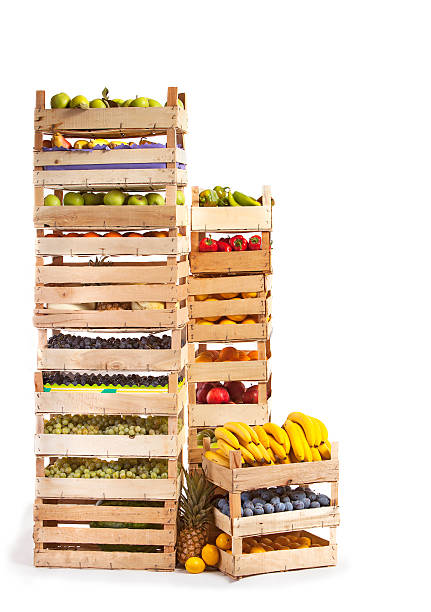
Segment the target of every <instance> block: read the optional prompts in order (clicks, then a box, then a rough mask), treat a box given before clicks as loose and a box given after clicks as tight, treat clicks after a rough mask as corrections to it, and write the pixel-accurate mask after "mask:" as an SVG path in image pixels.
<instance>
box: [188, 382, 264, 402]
mask: <svg viewBox="0 0 431 612" xmlns="http://www.w3.org/2000/svg"><path fill="white" fill-rule="evenodd" d="M258 397H259V393H258V385H252V386H251V387H248V388H246V387H245V385H244V383H243V382H241V381H240V380H229V381H227V382H225V383H219V382H199V383H197V386H196V402H197V403H198V404H257V403H258V401H259V400H258Z"/></svg>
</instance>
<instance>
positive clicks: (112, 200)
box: [43, 189, 186, 206]
mask: <svg viewBox="0 0 431 612" xmlns="http://www.w3.org/2000/svg"><path fill="white" fill-rule="evenodd" d="M185 201H186V200H185V196H184V192H183V191H179V190H177V200H176V203H177V204H178V205H179V206H183V205H184V204H185ZM43 203H44V205H45V206H61V205H62V204H61V200H60V198H59V197H57V196H56V195H54V194H53V193H50V194H49V195H47V196H45V199H44V201H43ZM102 204H104V205H105V206H126V205H127V206H165V204H166V200H165V198H164V197H163V196H162V195H161V194H160V193H155V192H150V193H147V194H145V195H142V194H141V193H132V194H130V193H126V192H125V191H120V190H119V189H113V190H112V191H108V192H107V193H105V192H101V191H99V192H94V191H82V192H75V191H68V192H67V193H65V194H64V197H63V206H101V205H102Z"/></svg>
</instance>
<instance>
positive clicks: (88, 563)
mask: <svg viewBox="0 0 431 612" xmlns="http://www.w3.org/2000/svg"><path fill="white" fill-rule="evenodd" d="M34 564H35V566H36V567H71V568H73V567H74V568H81V569H82V568H98V569H129V570H131V569H136V570H164V571H168V570H171V571H173V570H174V569H175V552H164V553H127V552H103V551H81V550H47V549H43V550H38V551H35V553H34Z"/></svg>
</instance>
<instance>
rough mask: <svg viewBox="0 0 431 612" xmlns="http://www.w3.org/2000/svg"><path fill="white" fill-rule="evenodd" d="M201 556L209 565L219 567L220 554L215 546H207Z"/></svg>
mask: <svg viewBox="0 0 431 612" xmlns="http://www.w3.org/2000/svg"><path fill="white" fill-rule="evenodd" d="M201 556H202V559H203V560H204V561H205V563H206V564H207V565H217V563H218V562H219V559H220V553H219V551H218V548H217V546H214V544H205V546H204V547H203V548H202V552H201Z"/></svg>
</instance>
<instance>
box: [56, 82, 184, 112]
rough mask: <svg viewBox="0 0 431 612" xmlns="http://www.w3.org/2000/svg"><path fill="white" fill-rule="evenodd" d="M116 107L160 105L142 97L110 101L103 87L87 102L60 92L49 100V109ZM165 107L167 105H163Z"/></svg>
mask: <svg viewBox="0 0 431 612" xmlns="http://www.w3.org/2000/svg"><path fill="white" fill-rule="evenodd" d="M177 102H178V106H179V107H180V108H184V104H183V103H182V100H180V99H178V100H177ZM118 106H130V107H132V108H133V107H136V108H148V107H156V106H159V107H161V106H162V105H161V104H160V102H157V100H153V98H146V97H144V96H136V97H135V98H127V99H126V100H123V99H121V98H113V99H112V100H111V99H110V98H109V91H108V89H107V88H106V87H105V89H104V90H103V91H102V96H101V97H100V98H95V99H94V100H91V102H89V101H88V98H86V97H85V96H83V95H81V94H80V95H78V96H74V97H73V98H70V96H69V95H68V94H67V93H64V92H61V93H58V94H55V95H54V96H52V98H51V108H82V109H86V108H114V107H118ZM165 106H167V104H165Z"/></svg>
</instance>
